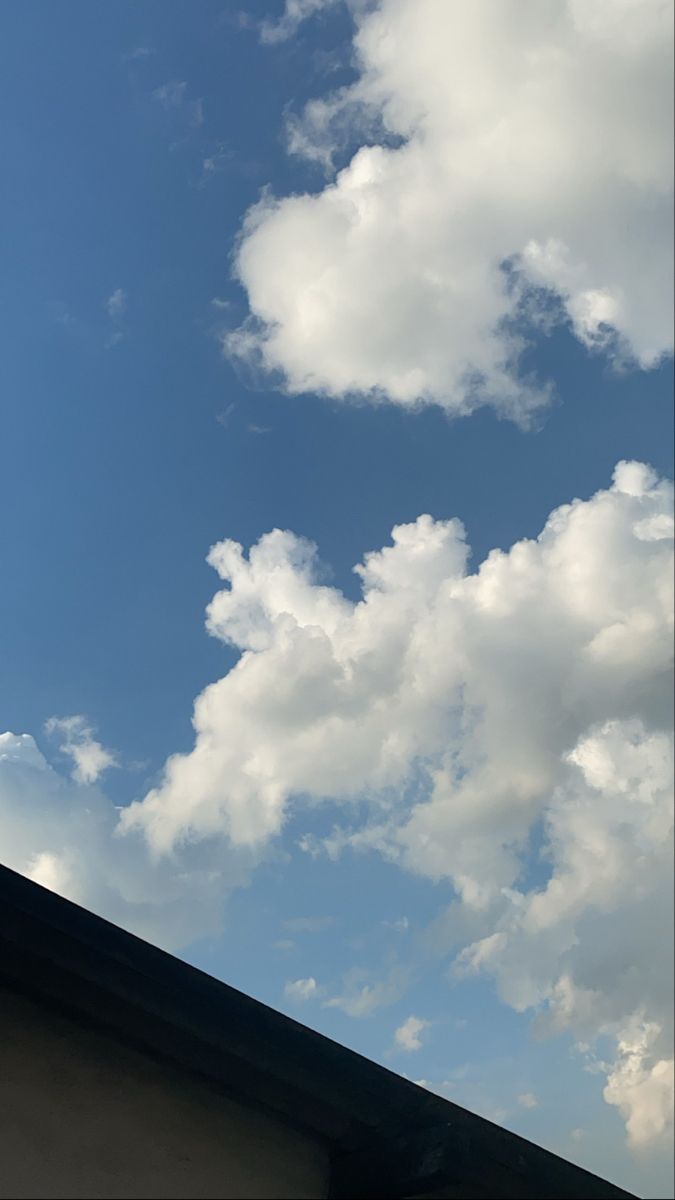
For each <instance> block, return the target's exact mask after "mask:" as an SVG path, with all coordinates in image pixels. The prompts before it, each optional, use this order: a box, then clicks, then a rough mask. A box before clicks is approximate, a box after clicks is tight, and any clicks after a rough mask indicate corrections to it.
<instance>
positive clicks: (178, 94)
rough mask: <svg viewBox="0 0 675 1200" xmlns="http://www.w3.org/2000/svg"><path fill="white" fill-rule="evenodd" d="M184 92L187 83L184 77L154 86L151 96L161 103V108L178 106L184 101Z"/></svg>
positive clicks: (185, 91)
mask: <svg viewBox="0 0 675 1200" xmlns="http://www.w3.org/2000/svg"><path fill="white" fill-rule="evenodd" d="M186 93H187V83H186V82H185V80H184V79H182V80H179V79H171V80H169V82H168V83H163V84H162V85H161V86H160V87H157V88H155V90H154V92H153V93H152V98H153V100H156V101H157V103H158V104H161V106H162V108H166V109H171V108H180V107H181V106H182V105H183V104H184V102H185V96H186Z"/></svg>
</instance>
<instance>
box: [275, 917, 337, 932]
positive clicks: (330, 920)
mask: <svg viewBox="0 0 675 1200" xmlns="http://www.w3.org/2000/svg"><path fill="white" fill-rule="evenodd" d="M334 924H335V917H289V918H288V920H287V921H284V929H288V930H290V931H291V933H323V932H324V930H326V929H330V927H331V926H332V925H334Z"/></svg>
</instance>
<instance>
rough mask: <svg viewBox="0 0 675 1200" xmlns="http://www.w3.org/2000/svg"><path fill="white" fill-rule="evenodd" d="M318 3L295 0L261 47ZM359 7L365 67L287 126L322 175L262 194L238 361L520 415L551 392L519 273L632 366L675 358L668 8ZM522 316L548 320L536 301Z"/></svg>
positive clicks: (348, 387) (332, 387) (303, 383)
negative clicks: (540, 368)
mask: <svg viewBox="0 0 675 1200" xmlns="http://www.w3.org/2000/svg"><path fill="white" fill-rule="evenodd" d="M319 6H320V5H319V4H318V3H311V0H307V2H305V3H301V2H300V3H298V4H296V5H293V4H291V3H289V5H288V6H287V10H286V15H285V16H284V18H282V21H281V23H280V24H278V25H277V26H275V27H270V29H272V28H274V29H276V31H277V32H276V33H275V34H274V33H272V32H270V33H268V35H267V40H273V39H274V37H276V38H277V39H278V38H279V37H285V36H288V35H289V34H290V33H292V31H293V29H294V28H295V26H296V25H297V23H298V21H299V20H300V19H301V18H302V17H304V16H306V15H307V12H308V10H311V9H313V8H315V7H319ZM352 8H353V11H354V16H355V20H356V26H357V31H356V35H355V40H354V52H355V55H356V60H357V64H358V68H359V77H358V79H357V81H356V82H355V83H354V84H353V85H352V86H350V87H347V88H343V89H341V90H340V91H339V92H337V93H336V94H334V95H328V96H327V97H320V98H318V99H315V100H313V101H311V102H310V103H309V104H308V106H307V108H306V110H305V112H304V115H303V116H302V117H301V118H299V119H298V118H296V119H295V120H294V121H292V123H291V126H290V134H289V138H290V148H291V150H292V151H293V152H294V153H304V154H306V155H307V156H308V157H310V158H314V159H315V160H316V161H318V162H322V163H323V164H324V165H327V166H328V169H329V171H330V173H331V178H330V180H329V182H328V183H327V184H326V186H325V187H324V188H323V189H322V190H319V191H318V192H314V193H305V194H299V195H293V196H287V197H284V198H280V199H278V198H275V197H274V196H272V195H271V194H269V193H266V194H265V195H264V196H263V199H262V200H261V201H260V203H259V204H258V205H256V206H255V207H254V208H253V209H252V210H251V211H250V212H249V214H248V216H247V217H246V220H245V222H244V225H243V229H242V234H241V238H240V242H239V245H238V249H237V255H236V273H237V275H238V277H239V279H240V280H241V282H242V284H243V286H244V288H245V290H246V292H247V294H248V300H249V306H250V318H249V320H248V321H247V322H246V323H245V324H244V326H243V327H242V328H240V329H239V330H238V331H236V332H234V333H231V334H230V335H229V336H228V337H226V347H227V349H228V352H229V353H231V354H233V355H235V356H240V357H243V358H244V359H246V360H247V361H248V362H249V363H253V364H255V365H257V366H258V367H260V368H262V369H263V370H265V371H271V372H275V373H277V374H278V376H279V377H280V378H281V379H282V380H283V382H284V384H285V387H286V388H287V389H288V390H289V391H290V392H315V393H316V392H318V393H325V394H326V395H329V396H332V397H342V398H348V397H350V396H352V395H354V394H360V395H365V396H368V397H370V398H372V399H378V398H381V397H387V398H388V399H389V400H391V401H394V402H396V403H399V404H402V405H414V404H417V403H419V402H434V403H438V404H440V405H442V406H443V407H444V408H446V409H447V410H448V412H450V413H453V414H463V413H467V412H469V411H471V410H472V409H474V408H475V407H476V406H477V405H479V404H482V403H491V404H493V405H495V407H496V408H497V409H498V410H499V411H500V412H501V413H503V414H506V415H509V416H512V417H514V418H515V419H518V420H521V421H526V420H527V418H528V416H529V414H531V412H532V410H533V409H534V408H536V407H537V406H538V405H539V404H541V403H542V402H543V401H544V400H545V399H546V389H545V388H544V389H542V388H537V387H535V386H533V385H532V383H531V381H530V380H527V379H525V378H523V375H522V372H521V371H520V370H519V365H518V360H519V355H520V352H521V349H522V341H521V338H520V337H519V336H517V335H516V334H515V333H514V332H513V326H512V324H511V325H509V320H510V318H512V317H514V315H516V313H517V312H518V305H519V301H522V300H524V294H523V290H522V287H519V286H515V287H514V286H512V285H513V283H514V278H513V276H508V275H507V274H505V273H504V271H503V269H502V268H503V264H504V263H505V262H512V263H515V264H517V266H518V267H519V270H520V273H521V276H522V277H523V278H524V279H525V280H526V281H527V282H528V284H531V285H534V286H535V287H537V288H544V289H553V291H554V292H555V293H556V294H557V297H558V304H559V305H560V306H561V310H562V311H563V312H564V315H565V317H566V319H567V320H568V321H569V322H571V324H572V326H573V328H574V331H575V333H576V335H577V337H578V338H579V339H580V340H581V341H582V342H584V343H585V344H587V345H589V346H600V347H604V348H606V349H608V350H610V351H611V352H612V353H616V355H617V356H618V358H619V360H621V361H624V360H625V359H626V358H627V357H628V358H630V357H633V358H634V359H635V360H636V361H637V362H638V363H639V364H641V365H642V366H643V367H649V366H651V365H653V364H654V363H655V362H657V361H658V359H659V358H660V356H662V355H663V354H664V353H669V352H670V351H671V350H672V288H671V279H672V267H671V259H672V252H671V244H672V222H671V192H672V131H671V119H672V118H671V82H670V81H671V56H672V36H671V27H672V5H671V4H670V3H668V0H612V3H607V2H606V0H472V3H471V4H449V3H447V0H415V3H414V4H410V3H407V2H406V0H379V3H376V4H372V5H370V4H367V5H354V4H353V5H352ZM355 140H356V141H357V142H359V143H361V148H360V149H358V150H357V152H356V153H355V154H353V157H352V158H351V160H350V161H349V162H348V163H347V165H346V166H345V167H344V168H343V169H342V170H340V171H339V172H338V173H337V174H335V173H334V171H333V170H332V168H331V163H332V162H333V161H334V159H335V158H336V157H339V155H340V154H341V153H342V152H343V148H347V149H349V151H350V153H351V147H353V145H354V143H355ZM373 143H376V144H373ZM510 285H511V286H510ZM527 311H528V312H529V314H530V317H532V318H534V320H535V321H540V320H546V321H547V322H549V323H550V321H551V319H553V318H552V306H551V302H550V300H546V299H542V293H541V292H539V293H537V295H535V296H532V295H530V296H529V299H528V301H527ZM505 322H506V324H505ZM612 330H613V331H614V332H612ZM617 339H618V343H617Z"/></svg>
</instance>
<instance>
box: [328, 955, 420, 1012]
mask: <svg viewBox="0 0 675 1200" xmlns="http://www.w3.org/2000/svg"><path fill="white" fill-rule="evenodd" d="M368 976H369V972H366V971H364V970H362V969H360V968H354V969H352V970H351V971H348V972H347V974H346V975H345V976H344V979H343V986H342V991H341V993H340V994H339V995H337V996H331V997H330V999H328V1000H326V1001H324V1007H325V1008H339V1009H341V1010H342V1012H344V1013H346V1014H347V1016H348V1017H369V1016H371V1014H372V1013H374V1012H376V1011H377V1009H379V1008H386V1006H387V1005H389V1004H394V1003H395V1002H396V1001H397V1000H398V999H400V997H401V995H402V993H403V991H404V989H405V986H406V984H407V983H408V978H409V972H408V971H406V970H404V969H403V968H401V967H398V968H394V969H392V970H391V971H390V972H389V974H388V975H387V976H386V977H385V978H384V979H375V980H372V978H371V979H369V978H368Z"/></svg>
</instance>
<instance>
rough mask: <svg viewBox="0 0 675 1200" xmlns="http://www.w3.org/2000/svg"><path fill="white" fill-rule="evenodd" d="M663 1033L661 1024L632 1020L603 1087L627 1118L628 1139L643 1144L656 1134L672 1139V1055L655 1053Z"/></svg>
mask: <svg viewBox="0 0 675 1200" xmlns="http://www.w3.org/2000/svg"><path fill="white" fill-rule="evenodd" d="M661 1033H662V1030H661V1027H660V1026H659V1025H652V1024H649V1023H647V1022H644V1021H639V1020H637V1021H636V1020H633V1022H632V1023H631V1025H630V1026H629V1028H628V1029H627V1030H625V1031H624V1032H623V1033H622V1036H621V1037H620V1038H619V1045H618V1050H619V1053H618V1056H617V1061H616V1063H615V1064H614V1065H613V1067H612V1070H611V1072H610V1074H609V1077H608V1079H607V1086H606V1088H605V1091H604V1096H605V1100H607V1102H608V1104H615V1105H616V1106H617V1108H618V1109H619V1110H620V1112H621V1114H622V1116H623V1117H624V1118H625V1121H626V1129H627V1131H628V1140H629V1142H630V1144H631V1145H633V1146H636V1147H641V1146H644V1145H649V1144H651V1143H652V1142H653V1141H654V1140H655V1138H656V1137H661V1138H663V1139H664V1140H668V1139H669V1140H670V1142H672V1129H673V1090H674V1087H675V1078H674V1073H673V1059H672V1057H671V1058H661V1057H659V1056H658V1054H657V1053H654V1043H656V1042H658V1041H659V1040H660V1035H661Z"/></svg>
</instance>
